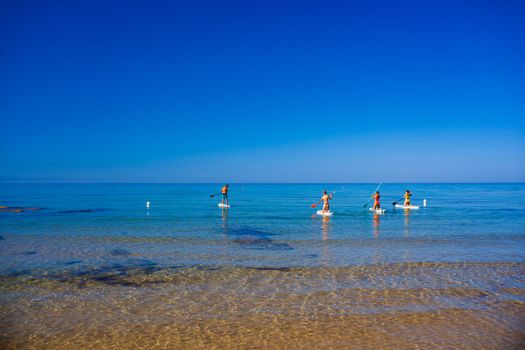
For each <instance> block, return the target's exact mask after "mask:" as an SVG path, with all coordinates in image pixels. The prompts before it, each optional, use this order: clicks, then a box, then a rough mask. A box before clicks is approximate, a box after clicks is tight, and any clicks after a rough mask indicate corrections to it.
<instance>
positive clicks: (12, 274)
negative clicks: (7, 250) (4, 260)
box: [5, 269, 31, 277]
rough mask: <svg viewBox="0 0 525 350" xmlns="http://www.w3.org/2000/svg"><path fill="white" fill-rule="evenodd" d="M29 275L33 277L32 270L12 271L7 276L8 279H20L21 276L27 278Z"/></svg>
mask: <svg viewBox="0 0 525 350" xmlns="http://www.w3.org/2000/svg"><path fill="white" fill-rule="evenodd" d="M27 275H31V270H27V269H26V270H11V271H8V272H7V273H6V274H5V276H8V277H20V276H27Z"/></svg>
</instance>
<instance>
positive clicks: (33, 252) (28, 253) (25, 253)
mask: <svg viewBox="0 0 525 350" xmlns="http://www.w3.org/2000/svg"><path fill="white" fill-rule="evenodd" d="M36 253H38V252H37V251H35V250H29V251H27V252H22V253H21V254H22V255H35V254H36Z"/></svg>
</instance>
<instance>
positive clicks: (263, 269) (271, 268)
mask: <svg viewBox="0 0 525 350" xmlns="http://www.w3.org/2000/svg"><path fill="white" fill-rule="evenodd" d="M251 269H252V270H261V271H283V272H287V271H291V270H292V269H290V268H289V267H251Z"/></svg>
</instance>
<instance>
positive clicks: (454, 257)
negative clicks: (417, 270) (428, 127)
mask: <svg viewBox="0 0 525 350" xmlns="http://www.w3.org/2000/svg"><path fill="white" fill-rule="evenodd" d="M375 187H376V184H331V185H330V184H326V185H318V184H233V185H232V186H231V193H230V202H231V205H232V207H231V208H230V209H229V210H222V209H220V208H218V207H217V203H218V202H219V201H220V197H219V196H217V197H215V198H213V199H211V198H210V197H209V195H210V194H213V193H217V192H219V190H220V185H217V184H0V200H1V203H0V205H7V206H20V207H41V208H43V209H41V210H38V211H25V212H21V213H11V212H3V213H0V235H1V238H2V239H1V240H0V247H1V249H0V273H2V274H8V275H9V274H11V275H23V274H47V273H53V272H59V271H65V270H67V271H77V272H81V271H83V270H85V269H94V268H102V267H104V266H108V265H111V264H113V265H112V266H115V264H119V265H118V266H131V267H137V266H139V267H141V268H150V267H151V268H153V267H155V268H157V267H160V268H162V267H177V266H180V267H190V266H240V267H310V266H312V267H317V266H320V267H344V266H356V265H368V264H390V263H405V262H500V261H504V262H523V261H524V257H525V254H524V252H525V185H524V184H416V185H410V186H409V187H408V188H409V189H410V190H411V191H412V192H413V197H412V198H413V199H412V203H413V204H414V205H420V204H422V201H423V199H427V201H428V206H427V207H426V208H423V207H421V209H420V210H414V211H408V212H405V211H404V210H399V209H398V210H395V209H393V208H392V205H391V203H392V202H393V201H396V200H398V199H399V198H400V197H402V195H403V193H404V190H405V189H406V188H407V185H402V184H383V185H382V187H381V189H380V190H381V194H382V198H381V202H382V206H383V207H384V208H386V209H387V212H386V213H385V214H384V215H374V214H372V213H370V212H368V211H367V209H364V208H363V204H364V203H365V202H366V200H367V199H368V196H369V195H370V194H371V192H372V191H373V190H374V189H375ZM324 188H326V189H328V190H333V191H335V194H334V200H333V201H332V204H331V205H332V211H333V213H334V215H333V217H331V218H324V219H323V218H322V217H319V216H317V215H315V211H316V209H312V208H311V204H312V203H314V202H316V201H317V200H318V199H319V197H320V196H321V192H322V190H323V189H324ZM146 201H150V202H151V207H150V208H149V210H148V209H147V208H146ZM78 210H81V211H80V212H78Z"/></svg>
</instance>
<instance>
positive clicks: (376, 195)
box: [372, 191, 381, 210]
mask: <svg viewBox="0 0 525 350" xmlns="http://www.w3.org/2000/svg"><path fill="white" fill-rule="evenodd" d="M372 198H374V207H373V208H374V210H376V209H381V203H379V199H380V198H381V196H380V195H379V191H376V193H374V194H373V195H372Z"/></svg>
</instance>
